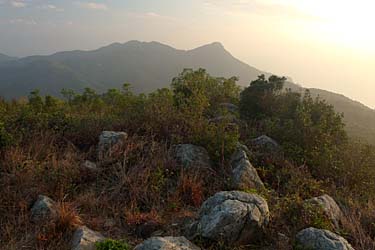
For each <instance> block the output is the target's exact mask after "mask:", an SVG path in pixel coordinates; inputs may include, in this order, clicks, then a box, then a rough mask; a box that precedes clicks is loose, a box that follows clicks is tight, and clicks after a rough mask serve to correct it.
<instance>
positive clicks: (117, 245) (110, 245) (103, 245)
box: [95, 239, 131, 250]
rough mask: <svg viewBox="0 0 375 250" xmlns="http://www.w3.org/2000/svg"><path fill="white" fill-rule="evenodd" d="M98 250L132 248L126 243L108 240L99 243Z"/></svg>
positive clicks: (97, 244) (128, 249)
mask: <svg viewBox="0 0 375 250" xmlns="http://www.w3.org/2000/svg"><path fill="white" fill-rule="evenodd" d="M95 245H96V250H130V249H131V247H130V246H129V245H128V244H127V243H126V242H124V241H120V240H112V239H107V240H104V241H101V242H97V243H96V244H95Z"/></svg>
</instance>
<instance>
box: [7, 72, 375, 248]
mask: <svg viewBox="0 0 375 250" xmlns="http://www.w3.org/2000/svg"><path fill="white" fill-rule="evenodd" d="M284 81H285V78H282V77H276V76H272V77H270V78H268V79H266V78H265V76H260V77H259V79H258V80H256V81H254V82H253V83H251V84H250V86H249V87H248V88H246V89H245V90H243V91H242V92H240V89H239V87H238V86H237V85H236V78H229V79H225V78H215V77H212V76H210V75H209V74H207V72H206V71H205V70H202V69H200V70H196V71H194V70H185V71H183V72H182V73H181V74H180V75H179V76H177V77H176V78H175V79H174V80H173V82H172V85H171V88H163V89H159V90H157V91H154V92H152V93H149V94H147V95H146V94H135V93H133V92H132V91H131V87H130V85H129V84H124V86H123V88H121V89H109V90H107V91H106V92H104V93H97V92H95V91H94V90H92V89H88V88H87V89H85V90H84V91H83V92H82V93H77V92H74V91H72V90H69V89H65V90H63V91H62V95H63V96H64V98H63V99H59V98H56V97H52V96H42V95H41V94H40V93H39V92H38V91H33V92H32V93H30V95H29V97H28V98H27V99H22V98H21V99H18V100H14V101H5V100H0V149H1V151H0V152H1V153H0V189H1V190H3V191H2V192H1V193H0V203H3V204H6V205H5V206H3V207H1V206H0V220H1V221H4V224H6V225H5V226H4V227H2V228H3V229H0V238H1V239H5V240H4V241H5V242H6V245H5V246H6V247H8V246H10V247H8V248H9V249H13V248H17V247H14V246H19V245H26V244H28V245H30V244H31V245H32V247H34V246H37V247H34V248H35V249H47V248H48V247H50V246H53V245H54V244H53V243H56V244H55V245H57V242H59V244H60V243H61V242H66V241H67V239H65V238H64V237H62V236H61V235H56V233H59V232H61V231H64V230H57V229H59V228H61V229H64V228H72V227H73V226H75V225H78V224H80V222H81V219H82V221H84V222H85V224H87V225H88V226H92V227H93V228H97V229H100V230H107V227H106V225H104V224H105V223H103V220H106V218H116V219H115V220H116V223H115V224H118V225H121V226H119V227H116V226H113V227H114V228H113V227H112V226H110V228H109V229H108V231H110V232H118V233H119V234H120V233H121V235H124V234H126V235H130V237H132V236H134V237H135V235H138V233H137V232H138V231H139V230H140V228H142V226H143V225H144V224H147V223H148V224H150V223H151V225H152V224H156V225H159V224H163V223H169V222H170V221H174V219H176V220H177V219H178V215H180V216H181V217H185V216H186V214H189V216H194V211H196V208H198V207H199V206H200V205H201V204H202V202H203V201H204V200H205V199H206V198H207V197H208V196H211V195H212V194H214V193H216V192H218V191H222V190H226V189H227V188H228V183H229V182H228V179H229V176H230V173H231V171H232V166H230V156H231V154H232V153H233V151H234V150H235V148H236V146H237V143H238V142H239V139H240V138H241V143H243V144H248V146H249V145H250V143H248V142H249V141H250V140H251V139H253V138H254V137H256V136H259V135H263V134H266V135H268V136H270V137H272V138H273V139H275V140H276V141H277V142H278V143H279V144H280V145H281V146H282V150H283V152H284V154H280V157H275V159H273V158H272V157H270V159H269V160H264V161H259V162H261V166H260V163H259V164H256V163H257V162H255V161H253V160H251V161H252V164H254V166H255V167H256V168H257V171H258V173H259V176H260V178H261V179H262V181H263V182H264V183H265V186H266V188H267V190H266V191H264V192H256V191H255V190H251V189H249V190H245V191H246V192H248V193H257V194H258V195H262V196H265V197H266V199H267V202H268V203H269V207H270V211H271V223H270V226H269V227H268V228H267V230H268V231H269V235H270V236H275V235H276V236H275V237H277V233H278V232H285V234H287V236H288V237H289V238H292V237H294V235H295V233H296V232H298V230H300V229H301V228H302V227H306V226H316V227H321V228H329V226H330V225H329V224H328V223H327V220H326V218H325V217H324V216H323V215H322V214H321V213H320V211H316V210H311V209H304V206H303V201H304V200H305V199H309V198H312V197H316V196H319V195H322V194H325V193H328V194H331V195H332V196H334V197H335V198H336V199H337V200H338V201H339V204H340V205H341V206H342V207H343V208H345V209H346V210H345V211H344V212H345V213H347V214H348V216H347V217H348V218H349V219H350V221H351V222H352V223H351V224H350V225H349V224H348V225H346V227H345V228H344V229H345V232H349V234H350V235H351V236H352V237H353V240H352V241H351V242H354V245H355V246H356V247H357V246H359V247H358V249H371V247H368V246H370V244H371V243H372V241H371V239H372V238H373V237H374V235H375V233H374V232H375V229H374V228H375V227H374V225H373V213H372V212H373V207H374V206H373V205H371V204H374V200H375V191H374V189H373V187H374V186H375V149H374V147H373V146H370V145H365V144H362V143H361V142H357V141H354V140H352V139H350V138H348V137H347V135H346V133H345V131H344V123H343V121H342V115H341V114H338V113H336V112H335V111H334V109H333V107H332V106H330V105H328V104H327V103H326V102H325V101H324V100H321V99H320V98H313V97H312V96H311V95H310V93H309V92H306V93H305V94H304V95H301V94H299V93H294V92H292V91H290V90H285V89H283V84H284ZM222 104H235V105H238V106H239V112H238V111H236V110H228V109H226V108H223V106H225V105H222ZM103 130H115V131H125V132H127V133H128V134H129V137H128V139H127V140H126V143H124V145H122V147H121V148H120V149H119V153H118V154H114V155H113V157H112V159H111V161H110V162H101V163H100V164H103V165H101V170H100V171H98V172H95V174H93V173H88V172H87V171H85V170H83V169H82V167H81V165H82V162H83V161H84V160H86V159H90V160H93V161H95V160H96V150H95V148H96V145H97V140H98V135H99V134H100V133H101V131H103ZM179 143H192V144H196V145H200V146H203V147H204V148H206V149H207V151H208V152H209V155H210V158H211V160H212V168H207V169H202V170H199V171H195V170H194V171H190V172H189V171H188V170H185V169H184V170H181V169H179V168H177V165H176V162H175V160H174V159H173V157H170V156H171V155H170V152H171V149H172V147H173V145H174V144H179ZM251 149H253V150H254V148H250V150H251ZM255 155H258V154H256V152H254V156H255ZM284 156H285V157H284ZM276 158H277V159H276ZM41 193H43V194H45V195H48V196H51V197H52V198H54V199H55V200H64V202H65V199H68V203H64V204H74V205H76V204H77V205H78V207H79V211H80V212H81V213H82V216H81V215H78V214H77V210H76V209H70V208H69V207H65V206H62V207H61V209H62V211H65V213H64V214H65V216H64V217H62V218H60V221H58V222H56V223H55V224H56V225H55V226H54V227H51V229H50V230H49V231H48V232H51V234H46V233H45V232H44V231H43V230H44V229H43V228H42V229H39V228H35V227H34V226H33V225H31V224H30V222H29V216H28V213H27V211H28V207H30V204H31V202H32V200H33V199H34V198H35V197H36V196H37V195H38V194H41ZM351 207H355V210H350V208H351ZM303 211H305V212H303ZM179 213H181V214H179ZM19 217H20V219H19ZM124 222H125V223H126V224H127V227H126V230H125V229H124V228H125V227H123V225H124ZM354 223H356V224H354ZM55 229H56V230H55ZM54 230H55V231H54ZM124 230H125V231H126V232H125V231H124ZM173 230H175V229H173ZM65 231H67V230H65ZM35 234H37V235H38V234H39V235H40V236H41V237H40V238H38V239H35V237H34V238H32V239H30V238H27V237H24V235H28V237H31V236H30V235H35ZM51 235H53V236H56V237H55V238H52V237H51ZM42 236H43V237H42ZM119 236H120V235H115V236H114V237H119ZM356 236H357V238H358V240H357V239H356ZM46 239H47V240H46ZM265 241H267V239H266V240H265ZM29 242H32V243H29ZM263 243H265V242H262V244H263ZM268 243H270V244H272V240H268V241H267V244H268ZM7 244H8V245H7ZM119 244H122V243H120V242H117V241H113V240H108V241H107V242H103V243H102V245H101V246H98V247H102V249H123V248H121V247H126V246H123V245H119ZM116 247H117V248H116ZM119 247H120V248H119ZM48 249H54V248H48ZM124 249H128V248H124ZM208 249H223V246H221V245H220V244H216V245H212V246H208ZM281 249H283V248H281ZM284 249H285V248H284ZM356 249H357V248H356Z"/></svg>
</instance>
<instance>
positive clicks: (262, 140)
mask: <svg viewBox="0 0 375 250" xmlns="http://www.w3.org/2000/svg"><path fill="white" fill-rule="evenodd" d="M251 143H252V144H253V145H254V146H256V147H258V148H261V149H263V150H267V151H279V150H280V145H279V144H278V143H277V142H276V141H275V140H274V139H272V138H270V137H268V136H266V135H262V136H259V137H258V138H255V139H253V140H252V141H251Z"/></svg>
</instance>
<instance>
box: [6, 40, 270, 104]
mask: <svg viewBox="0 0 375 250" xmlns="http://www.w3.org/2000/svg"><path fill="white" fill-rule="evenodd" d="M200 67H202V68H205V69H207V70H208V72H210V73H211V74H212V75H215V76H226V77H229V76H233V75H235V76H240V77H241V83H243V84H247V83H249V82H250V81H251V80H253V79H255V78H256V77H257V76H258V75H259V74H262V73H263V72H261V71H260V70H257V69H255V68H253V67H250V66H249V65H247V64H245V63H243V62H241V61H239V60H237V59H236V58H234V57H233V56H232V55H231V54H230V53H229V52H228V51H226V50H225V49H224V47H223V46H222V45H221V44H220V43H212V44H209V45H205V46H202V47H199V48H196V49H193V50H188V51H185V50H176V49H174V48H172V47H169V46H167V45H164V44H161V43H157V42H150V43H146V42H138V41H130V42H127V43H125V44H119V43H115V44H111V45H109V46H106V47H103V48H100V49H98V50H94V51H69V52H60V53H56V54H54V55H50V56H32V57H26V58H22V59H19V60H15V61H10V62H8V63H6V64H1V65H0V93H1V94H2V95H3V96H4V97H6V98H12V97H19V96H24V95H27V94H28V93H29V92H30V91H31V90H33V89H36V88H38V89H40V90H41V92H42V93H44V94H46V93H48V94H53V95H58V94H59V92H60V90H61V89H62V88H72V89H74V90H78V91H79V90H82V89H83V88H85V87H91V88H94V89H96V90H98V91H105V90H107V89H108V88H114V87H120V86H121V85H122V84H123V83H125V82H129V83H132V86H133V89H134V91H136V92H149V91H152V90H155V89H157V88H161V87H166V86H168V85H169V84H170V82H171V79H172V78H173V77H175V76H176V75H177V74H178V73H180V72H181V71H182V70H183V69H184V68H200Z"/></svg>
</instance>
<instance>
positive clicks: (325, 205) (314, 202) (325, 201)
mask: <svg viewBox="0 0 375 250" xmlns="http://www.w3.org/2000/svg"><path fill="white" fill-rule="evenodd" d="M305 204H306V205H311V206H312V207H313V208H314V207H315V206H319V207H320V208H321V209H322V210H323V212H324V214H325V215H326V216H327V217H328V218H329V219H330V220H331V221H332V223H333V225H334V226H335V228H336V229H338V228H339V227H340V223H341V222H342V220H343V218H344V215H343V213H342V211H341V209H340V207H339V206H338V205H337V203H336V201H335V200H334V199H333V198H332V197H331V196H329V195H326V194H325V195H322V196H319V197H315V198H312V199H309V200H306V201H305Z"/></svg>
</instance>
